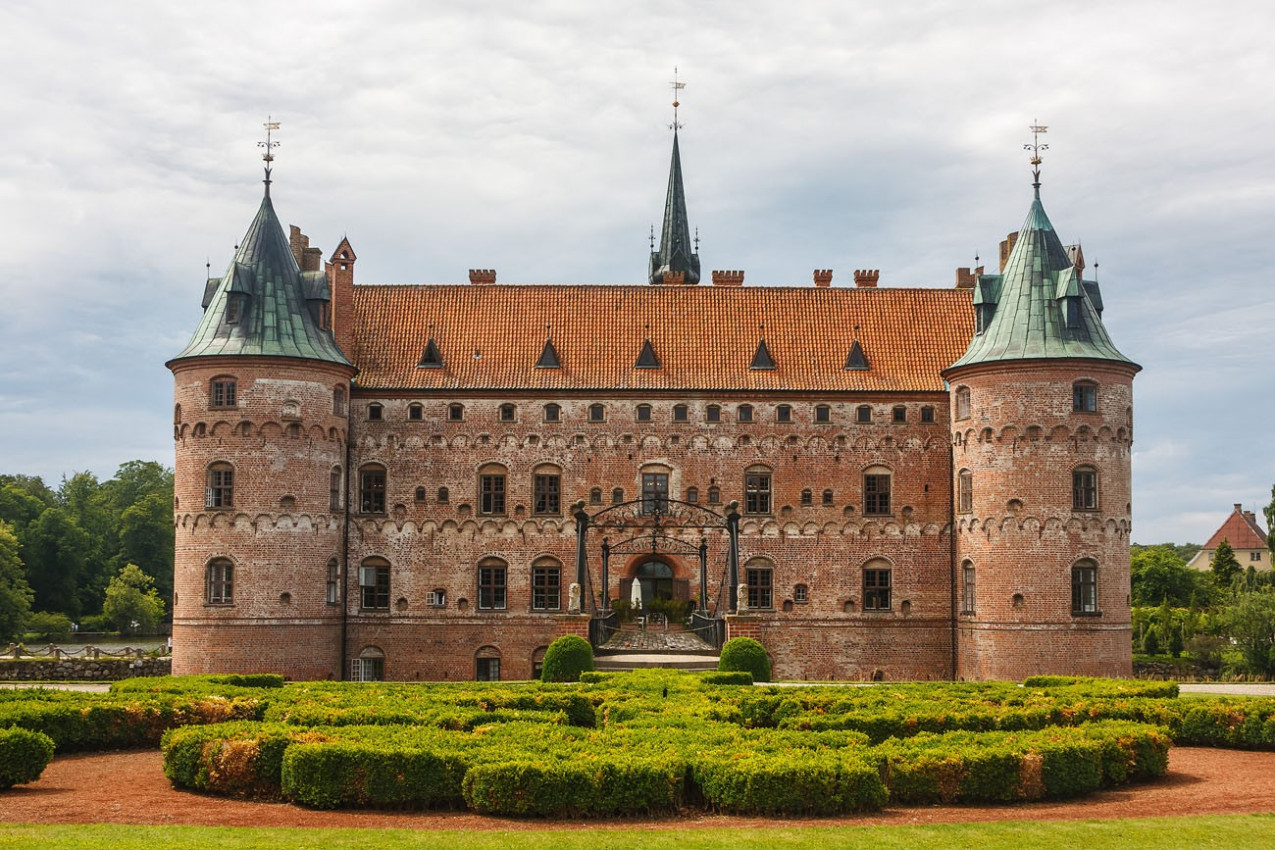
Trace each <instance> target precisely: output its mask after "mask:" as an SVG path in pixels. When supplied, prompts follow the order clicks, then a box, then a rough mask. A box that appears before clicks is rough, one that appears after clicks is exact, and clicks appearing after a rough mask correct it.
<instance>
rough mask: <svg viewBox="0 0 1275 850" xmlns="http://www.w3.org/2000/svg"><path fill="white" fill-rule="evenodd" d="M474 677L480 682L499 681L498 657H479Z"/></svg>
mask: <svg viewBox="0 0 1275 850" xmlns="http://www.w3.org/2000/svg"><path fill="white" fill-rule="evenodd" d="M475 678H476V679H478V681H480V682H499V681H500V659H499V658H479V659H478V660H477V666H476V672H475Z"/></svg>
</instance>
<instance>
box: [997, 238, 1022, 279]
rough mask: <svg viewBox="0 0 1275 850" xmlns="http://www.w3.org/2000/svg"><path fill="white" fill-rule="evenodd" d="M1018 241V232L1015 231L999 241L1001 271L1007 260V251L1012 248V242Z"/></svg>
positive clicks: (1003, 269)
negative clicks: (1002, 240)
mask: <svg viewBox="0 0 1275 850" xmlns="http://www.w3.org/2000/svg"><path fill="white" fill-rule="evenodd" d="M1017 241H1018V232H1017V231H1015V232H1013V233H1011V234H1009V235H1008V236H1006V237H1005V241H1004V242H1002V243H1001V271H1002V272H1004V271H1005V264H1006V263H1008V262H1009V252H1010V251H1012V250H1014V243H1015V242H1017Z"/></svg>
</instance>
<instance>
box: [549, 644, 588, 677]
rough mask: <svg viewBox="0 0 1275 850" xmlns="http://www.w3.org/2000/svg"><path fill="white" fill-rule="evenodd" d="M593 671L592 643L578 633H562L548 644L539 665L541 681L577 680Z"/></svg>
mask: <svg viewBox="0 0 1275 850" xmlns="http://www.w3.org/2000/svg"><path fill="white" fill-rule="evenodd" d="M591 672H593V645H592V644H590V643H589V642H588V641H587V640H585V639H584V638H582V637H580V636H579V635H563V636H562V637H560V638H558V639H557V640H555V641H554V642H553V643H551V644H549V648H548V649H546V650H545V658H544V662H543V663H542V664H541V666H540V681H542V682H578V681H579V680H580V675H581V674H582V673H591Z"/></svg>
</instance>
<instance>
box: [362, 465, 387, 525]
mask: <svg viewBox="0 0 1275 850" xmlns="http://www.w3.org/2000/svg"><path fill="white" fill-rule="evenodd" d="M359 510H360V511H362V512H363V513H365V514H383V513H385V470H383V469H365V470H363V471H362V472H360V473H359Z"/></svg>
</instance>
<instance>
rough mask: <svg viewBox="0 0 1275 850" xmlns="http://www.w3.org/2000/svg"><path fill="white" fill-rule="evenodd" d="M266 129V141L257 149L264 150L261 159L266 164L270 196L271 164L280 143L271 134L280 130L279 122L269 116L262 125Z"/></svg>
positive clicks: (258, 143)
mask: <svg viewBox="0 0 1275 850" xmlns="http://www.w3.org/2000/svg"><path fill="white" fill-rule="evenodd" d="M261 126H262V127H265V128H266V140H265V141H264V142H257V147H259V148H261V149H262V153H261V158H262V160H264V161H265V163H266V195H269V194H270V163H272V162H274V149H275V148H277V147H279V143H278V142H276V141H274V140H273V139H271V137H270V134H271V133H273V132H274V131H275V130H278V129H279V122H278V121H275V120H273V119H272V116H270V115H267V116H266V121H265V123H264V124H262V125H261Z"/></svg>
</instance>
